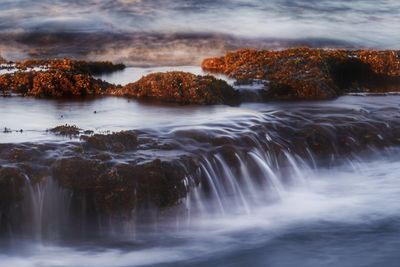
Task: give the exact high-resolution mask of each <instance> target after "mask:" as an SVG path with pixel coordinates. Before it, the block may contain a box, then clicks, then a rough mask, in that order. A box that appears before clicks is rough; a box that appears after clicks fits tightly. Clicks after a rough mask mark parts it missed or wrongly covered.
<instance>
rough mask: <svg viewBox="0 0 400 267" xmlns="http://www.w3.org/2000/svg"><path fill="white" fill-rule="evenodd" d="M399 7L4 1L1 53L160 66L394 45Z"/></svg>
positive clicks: (274, 0)
mask: <svg viewBox="0 0 400 267" xmlns="http://www.w3.org/2000/svg"><path fill="white" fill-rule="evenodd" d="M27 6H29V8H27ZM399 9H400V3H399V2H398V1H396V0H355V1H344V0H331V1H328V0H307V1H304V0H269V1H263V0H247V1H244V0H230V1H228V0H214V1H197V0H188V1H178V0H115V1H114V0H90V1H85V2H82V1H76V0H68V1H49V0H38V1H34V2H32V1H30V0H20V1H13V0H5V1H1V3H0V22H1V23H0V35H1V36H2V38H1V41H0V48H1V50H0V51H1V52H2V56H3V57H6V58H8V59H10V60H13V59H22V58H29V57H54V56H56V57H62V56H73V57H77V58H84V59H91V60H112V61H116V62H124V63H126V64H130V65H158V66H160V65H182V64H196V65H197V64H198V63H199V62H200V61H201V59H203V58H205V57H206V56H212V55H220V54H223V53H224V52H226V51H228V50H233V49H238V48H243V47H255V48H282V47H291V46H299V45H300V46H304V45H307V46H314V47H332V48H335V47H346V48H377V49H396V48H398V43H399V36H398V32H399V31H400V26H399V25H400V17H399V15H398V13H399V12H398V10H399Z"/></svg>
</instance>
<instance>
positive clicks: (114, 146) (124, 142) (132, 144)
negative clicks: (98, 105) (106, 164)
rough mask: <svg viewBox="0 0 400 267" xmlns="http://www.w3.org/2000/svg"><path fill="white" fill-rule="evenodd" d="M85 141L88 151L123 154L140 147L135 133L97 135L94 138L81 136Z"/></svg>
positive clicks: (123, 132)
mask: <svg viewBox="0 0 400 267" xmlns="http://www.w3.org/2000/svg"><path fill="white" fill-rule="evenodd" d="M81 140H83V141H85V143H84V147H85V148H86V149H96V150H102V151H114V152H122V151H127V150H134V149H135V148H136V147H137V145H138V140H137V135H136V134H135V133H134V132H133V131H122V132H118V133H113V134H107V135H103V134H95V135H93V136H86V135H84V136H81Z"/></svg>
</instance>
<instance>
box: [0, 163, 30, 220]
mask: <svg viewBox="0 0 400 267" xmlns="http://www.w3.org/2000/svg"><path fill="white" fill-rule="evenodd" d="M24 188H25V176H24V175H23V174H22V173H21V171H20V170H18V169H16V168H11V167H1V166H0V212H1V211H5V210H8V209H9V208H10V206H11V205H16V204H18V203H19V202H20V201H21V200H22V199H23V195H24V190H25V189H24ZM0 219H1V218H0Z"/></svg>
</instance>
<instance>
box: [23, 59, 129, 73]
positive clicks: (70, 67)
mask: <svg viewBox="0 0 400 267" xmlns="http://www.w3.org/2000/svg"><path fill="white" fill-rule="evenodd" d="M16 67H17V68H18V69H21V70H26V69H28V68H35V67H39V68H45V69H49V70H57V71H68V72H74V73H81V74H89V75H100V74H104V73H110V72H115V71H120V70H123V69H125V65H124V64H113V63H112V62H109V61H78V60H71V59H68V58H64V59H50V60H26V61H21V62H16Z"/></svg>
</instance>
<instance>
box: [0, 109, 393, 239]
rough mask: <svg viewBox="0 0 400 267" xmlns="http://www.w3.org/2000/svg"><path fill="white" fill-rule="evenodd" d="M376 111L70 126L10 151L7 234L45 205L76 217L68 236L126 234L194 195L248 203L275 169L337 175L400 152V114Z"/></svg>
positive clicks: (2, 152) (5, 172)
mask: <svg viewBox="0 0 400 267" xmlns="http://www.w3.org/2000/svg"><path fill="white" fill-rule="evenodd" d="M373 110H374V112H368V111H366V110H364V109H352V108H333V107H329V108H326V107H323V108H320V109H318V110H316V109H313V108H302V109H298V110H296V111H294V110H287V108H286V107H283V108H281V109H276V110H274V112H273V119H271V113H270V112H269V111H267V112H266V113H265V115H267V116H262V115H261V116H260V114H254V116H250V115H248V116H247V115H246V116H245V117H244V118H243V119H242V120H240V123H238V120H232V121H230V122H226V124H224V125H221V124H216V125H215V124H213V123H210V124H206V125H203V127H202V126H200V125H199V126H198V127H178V128H172V129H171V130H169V131H157V130H154V131H153V130H151V129H146V130H140V131H139V130H138V131H122V132H118V133H112V134H94V135H82V132H83V130H80V129H79V128H78V127H74V126H68V125H63V126H60V127H56V128H54V130H53V131H51V132H54V133H55V134H60V133H63V132H66V133H70V132H71V131H72V132H73V133H74V134H75V133H76V134H77V136H75V137H76V138H75V139H72V140H68V141H65V140H64V141H63V142H48V143H46V142H39V143H17V144H0V164H1V167H0V193H1V194H0V214H1V216H0V220H1V221H2V223H1V225H0V230H1V229H2V228H3V230H4V232H6V233H9V232H10V231H8V230H10V229H9V228H10V225H12V226H13V227H16V226H18V225H19V224H21V223H23V222H26V223H27V224H28V226H32V225H34V223H35V222H32V218H35V217H34V216H33V215H32V214H31V213H29V212H27V210H28V211H31V210H32V209H34V208H37V205H38V204H37V202H35V201H36V200H37V199H43V201H44V204H41V205H42V206H41V214H42V215H41V216H43V218H50V219H49V220H50V221H49V222H48V223H50V222H51V223H50V225H57V223H54V220H56V219H57V218H58V215H57V216H56V215H54V213H53V212H55V211H59V213H60V216H68V220H67V218H64V217H61V218H63V220H62V221H63V222H65V223H66V225H65V227H66V228H69V229H73V230H75V231H80V230H82V229H83V230H82V231H84V232H83V233H82V232H79V234H85V233H86V232H85V228H81V227H80V226H81V225H80V222H83V221H91V222H92V223H93V222H94V223H95V224H96V223H99V222H100V223H106V222H112V223H113V225H112V226H113V227H116V226H115V225H116V224H115V220H114V219H116V220H117V222H118V221H124V220H122V219H132V218H134V219H135V220H136V219H138V220H140V219H141V218H142V217H141V215H143V213H140V211H143V210H149V209H150V210H151V211H152V212H156V213H157V214H158V215H159V214H161V213H164V212H167V211H168V210H172V209H173V208H179V207H182V206H184V205H179V204H183V203H186V202H185V198H186V197H187V196H193V195H191V194H190V192H193V190H196V193H197V194H199V197H201V199H207V198H215V197H216V194H223V195H229V196H233V197H234V196H236V197H239V195H238V194H237V192H236V193H235V190H237V189H238V188H242V189H243V190H244V189H245V188H246V185H247V184H248V182H249V179H250V182H251V183H254V184H253V185H254V186H255V187H256V188H259V187H260V186H261V185H265V184H263V183H267V186H268V183H269V182H268V181H269V179H267V178H268V177H269V175H271V174H270V173H271V171H272V172H273V173H275V174H277V175H278V174H279V175H281V176H279V177H278V178H277V179H282V181H286V179H288V178H289V177H291V174H290V172H291V171H292V168H293V167H294V166H293V165H292V164H293V160H300V161H301V164H304V163H305V162H307V163H308V164H310V166H315V167H332V166H336V165H337V164H340V163H345V164H347V163H348V161H349V160H354V159H357V160H359V158H360V157H363V156H365V155H370V154H369V153H367V152H370V153H374V154H376V153H377V151H378V150H379V151H383V152H384V151H389V150H390V149H389V150H385V149H384V148H393V147H395V146H398V145H400V118H399V116H398V108H387V106H386V107H382V108H381V109H379V107H378V109H376V108H374V109H373ZM78 132H79V135H78ZM10 134H12V133H10ZM289 156H290V157H289ZM265 164H267V167H268V170H266V169H265V166H266V165H265ZM263 166H264V167H263ZM295 177H297V176H295ZM232 179H235V180H232ZM236 183H237V187H236V185H235V184H236ZM216 184H218V188H215V186H216ZM235 188H236V189H235ZM35 190H36V191H35ZM215 190H218V192H216V191H215ZM39 196H40V197H41V198H38V197H39ZM229 204H231V203H229ZM229 204H228V205H229ZM46 216H48V217H46ZM120 219H121V220H120ZM36 223H37V222H36ZM82 224H83V223H82ZM13 229H14V228H13ZM113 229H115V228H113ZM11 232H12V231H11ZM101 233H104V232H101ZM0 235H1V234H0Z"/></svg>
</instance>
